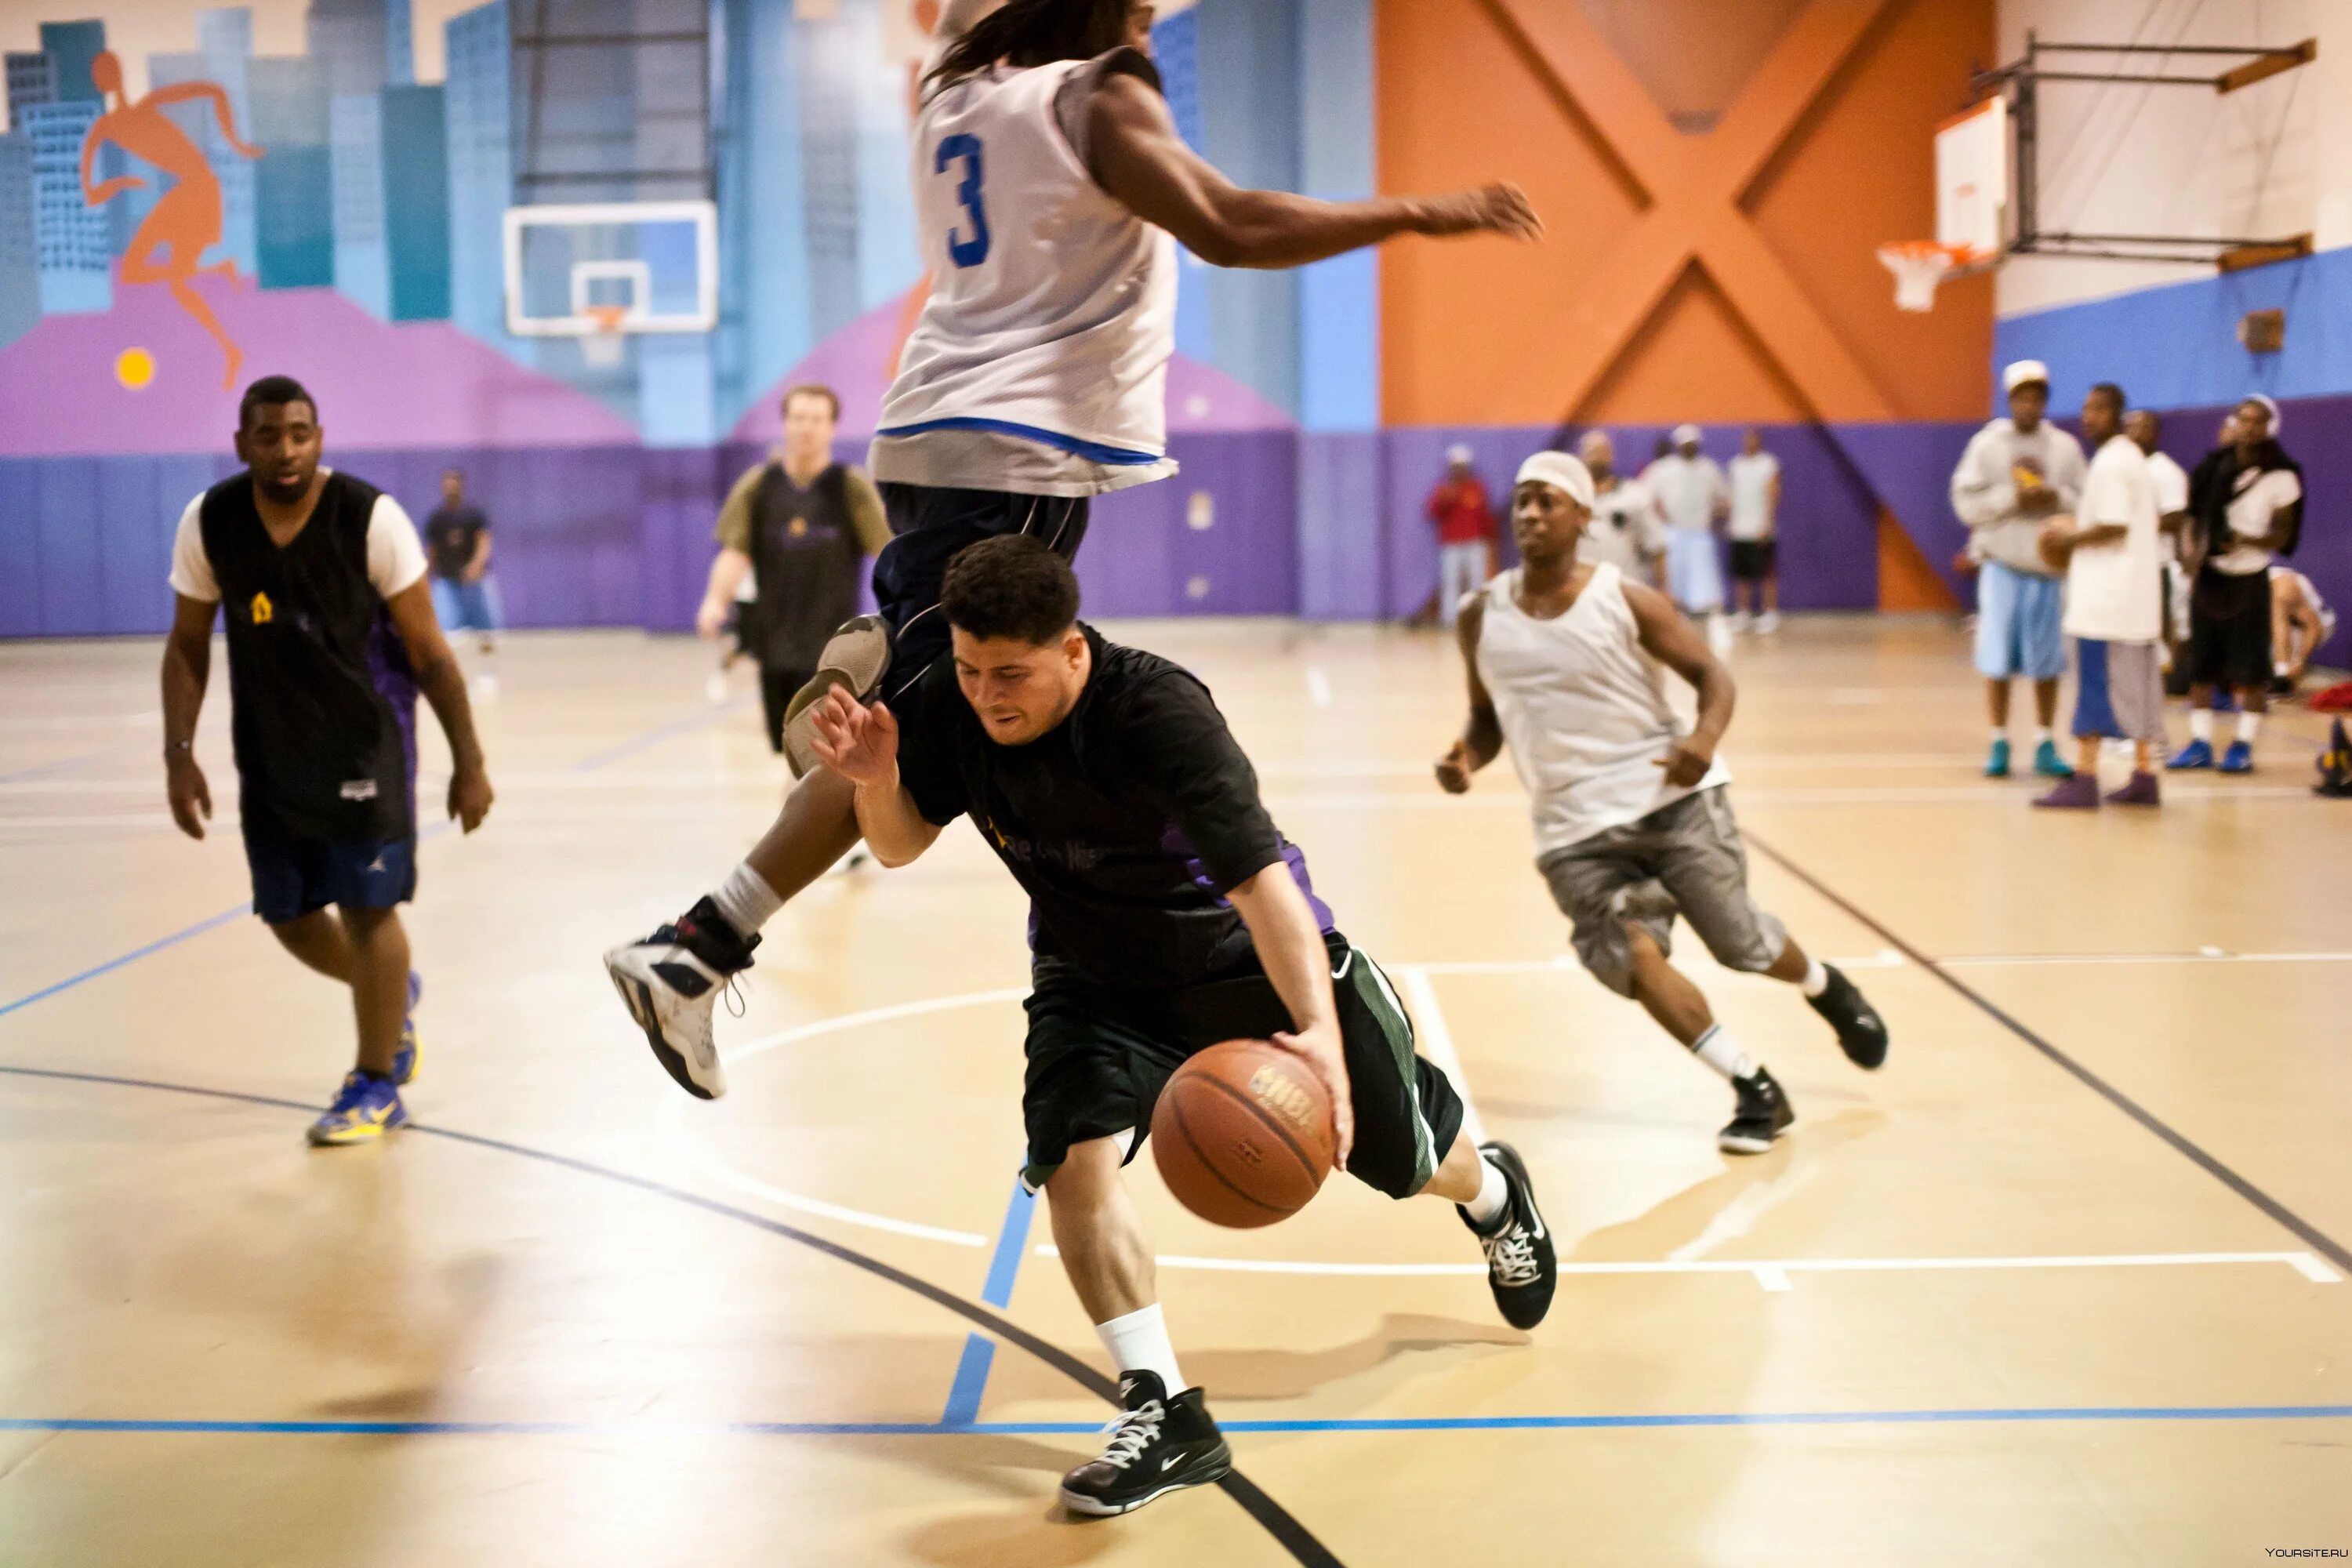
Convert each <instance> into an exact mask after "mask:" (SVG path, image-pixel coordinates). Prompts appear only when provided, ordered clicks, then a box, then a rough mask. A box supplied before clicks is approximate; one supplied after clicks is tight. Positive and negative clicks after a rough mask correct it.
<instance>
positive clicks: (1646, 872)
mask: <svg viewBox="0 0 2352 1568" xmlns="http://www.w3.org/2000/svg"><path fill="white" fill-rule="evenodd" d="M1536 868H1537V869H1538V870H1540V871H1541V872H1542V873H1543V875H1544V880H1545V881H1546V882H1547V883H1549V885H1550V887H1551V896H1552V901H1553V902H1554V903H1556V904H1558V905H1559V910H1560V913H1562V914H1564V915H1566V916H1567V917H1568V918H1569V920H1570V921H1571V922H1572V923H1573V924H1574V926H1575V933H1574V937H1573V939H1572V940H1573V941H1574V943H1575V946H1576V956H1577V960H1578V962H1580V963H1582V964H1583V965H1584V967H1585V968H1587V969H1589V970H1591V972H1592V974H1593V976H1594V977H1595V978H1596V979H1598V980H1599V981H1600V982H1601V984H1603V985H1606V986H1608V987H1609V989H1610V990H1612V991H1614V992H1616V993H1617V994H1619V995H1621V996H1630V995H1632V994H1633V952H1632V949H1631V947H1630V946H1629V945H1628V939H1627V937H1626V934H1625V928H1626V926H1627V925H1628V924H1633V925H1638V926H1640V927H1641V928H1642V929H1643V931H1647V932H1649V933H1650V938H1651V940H1652V941H1654V942H1656V943H1657V944H1658V951H1659V952H1663V953H1666V954H1668V955H1670V956H1671V955H1672V953H1673V952H1674V926H1675V916H1676V915H1680V916H1681V917H1682V918H1683V919H1685V920H1686V921H1690V923H1691V929H1692V930H1693V931H1696V932H1698V937H1699V940H1700V941H1701V942H1705V943H1706V950H1707V951H1708V952H1711V953H1713V954H1715V958H1716V962H1717V963H1720V964H1722V965H1723V966H1724V967H1725V968H1726V969H1737V970H1739V971H1742V972H1744V973H1749V974H1760V973H1763V972H1764V971H1765V970H1768V969H1769V968H1771V967H1772V965H1773V964H1774V963H1778V962H1780V953H1781V951H1782V950H1783V949H1784V948H1786V947H1787V946H1788V945H1789V930H1788V928H1787V927H1786V926H1784V925H1782V924H1781V923H1780V921H1778V920H1777V919H1775V918H1774V917H1772V916H1770V915H1769V914H1766V913H1765V912H1764V911H1763V910H1759V909H1758V908H1757V907H1756V900H1753V899H1751V898H1749V897H1748V849H1747V846H1745V845H1744V844H1742V843H1741V842H1740V839H1739V824H1738V822H1737V821H1736V820H1734V819H1733V817H1732V815H1731V797H1730V796H1729V795H1728V794H1727V793H1726V792H1725V791H1724V789H1723V788H1722V787H1720V786H1717V788H1714V789H1706V790H1701V791H1699V792H1698V793H1697V794H1696V795H1685V797H1684V798H1682V799H1681V800H1678V801H1676V802H1675V804H1674V805H1669V806H1664V807H1661V808H1660V809H1658V810H1656V811H1654V812H1652V813H1651V814H1650V815H1649V816H1645V817H1643V818H1642V819H1641V820H1640V821H1639V822H1629V823H1627V824H1625V825H1624V826H1622V827H1611V828H1605V829H1603V830H1602V831H1601V832H1599V833H1596V834H1594V835H1593V836H1592V837H1590V838H1586V839H1582V840H1580V841H1579V842H1577V843H1574V844H1571V845H1570V846H1569V847H1567V848H1565V849H1555V850H1553V851H1552V852H1551V853H1550V854H1549V855H1547V856H1545V857H1543V858H1541V859H1540V860H1538V861H1537V862H1536Z"/></svg>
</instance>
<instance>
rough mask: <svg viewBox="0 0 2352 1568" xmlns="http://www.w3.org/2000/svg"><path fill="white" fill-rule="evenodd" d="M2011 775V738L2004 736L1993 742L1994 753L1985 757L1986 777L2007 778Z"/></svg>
mask: <svg viewBox="0 0 2352 1568" xmlns="http://www.w3.org/2000/svg"><path fill="white" fill-rule="evenodd" d="M2008 776H2009V738H2008V737H2007V736H2005V735H2004V736H2002V737H2001V738H2000V740H1998V741H1995V742H1993V743H1992V755H1990V756H1989V757H1987V758H1986V759H1985V777H1987V778H1989V779H2005V778H2007V777H2008Z"/></svg>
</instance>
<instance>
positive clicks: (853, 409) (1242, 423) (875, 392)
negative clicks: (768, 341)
mask: <svg viewBox="0 0 2352 1568" xmlns="http://www.w3.org/2000/svg"><path fill="white" fill-rule="evenodd" d="M905 310H906V300H905V298H904V297H903V296H901V297H900V298H899V299H897V300H891V301H890V302H889V303H888V304H887V305H877V307H875V308H874V309H873V310H868V311H866V313H865V314H864V315H862V316H860V317H858V318H857V319H856V321H852V322H850V323H849V324H848V325H847V326H845V327H843V328H842V329H841V330H840V331H836V332H835V333H834V334H833V335H832V336H830V337H828V338H826V339H825V340H824V342H821V343H819V344H818V345H817V346H816V347H815V348H814V349H813V350H811V351H810V352H809V354H808V356H807V357H806V358H805V359H803V360H802V361H801V362H800V363H798V364H796V365H794V366H793V368H792V369H791V370H789V371H787V372H786V373H785V374H783V375H782V377H781V378H779V379H778V381H777V382H776V384H775V385H773V386H772V387H770V388H769V389H768V391H767V392H765V393H764V394H762V395H761V396H760V398H759V400H758V401H756V402H755V403H753V404H752V405H751V407H750V408H748V409H746V410H745V411H744V413H743V417H742V418H740V419H739V420H737V421H736V423H735V428H734V430H733V432H732V433H731V434H730V436H729V437H728V439H729V440H730V441H735V442H743V443H748V444H750V445H752V446H759V447H765V446H771V445H772V444H774V443H775V442H776V441H777V440H779V439H781V438H782V435H783V424H784V421H783V410H782V406H781V404H782V398H783V395H784V391H785V389H786V388H787V387H793V386H802V385H809V384H814V385H821V386H829V387H831V388H833V390H834V391H835V393H836V394H838V395H840V398H841V428H840V434H841V436H843V437H848V438H862V437H868V436H871V435H873V434H874V426H875V424H876V422H877V420H878V419H879V418H880V416H881V412H882V398H883V395H884V394H886V393H887V392H888V391H889V389H890V377H889V374H888V372H889V368H890V350H891V347H892V345H893V344H895V343H896V342H898V322H899V321H900V319H901V317H902V316H903V314H904V312H905ZM1296 427H1297V421H1296V420H1294V419H1293V418H1291V417H1290V416H1289V415H1287V414H1285V413H1284V412H1283V411H1282V409H1281V408H1280V406H1278V405H1276V404H1275V403H1274V402H1273V401H1272V400H1271V399H1269V398H1267V397H1265V396H1264V395H1261V394H1259V393H1257V392H1256V391H1255V390H1253V389H1252V388H1250V387H1247V386H1244V384H1242V383H1240V382H1238V381H1235V380H1234V378H1233V377H1232V376H1229V375H1227V374H1224V373H1223V371H1220V370H1217V369H1215V368H1213V367H1212V366H1209V365H1205V364H1202V363H1201V362H1199V361H1198V360H1192V359H1187V358H1185V357H1184V356H1183V355H1182V354H1178V355H1177V356H1176V357H1175V358H1174V359H1173V360H1172V361H1171V362H1170V363H1169V366H1168V433H1169V434H1170V435H1171V436H1199V435H1213V434H1225V433H1232V432H1237V431H1255V430H1289V429H1295V428H1296Z"/></svg>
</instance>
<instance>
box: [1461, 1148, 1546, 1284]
mask: <svg viewBox="0 0 2352 1568" xmlns="http://www.w3.org/2000/svg"><path fill="white" fill-rule="evenodd" d="M1478 1152H1479V1154H1480V1155H1481V1156H1483V1157H1484V1158H1485V1159H1486V1162H1487V1163H1490V1164H1492V1165H1493V1166H1494V1167H1495V1169H1496V1170H1497V1171H1500V1172H1501V1173H1503V1182H1504V1184H1505V1185H1506V1186H1507V1187H1509V1188H1510V1194H1511V1195H1510V1201H1509V1202H1507V1203H1506V1204H1505V1205H1503V1212H1502V1213H1501V1214H1499V1215H1496V1217H1495V1223H1494V1226H1493V1227H1492V1228H1491V1229H1490V1228H1486V1227H1483V1226H1480V1225H1479V1224H1478V1222H1477V1221H1476V1220H1474V1219H1472V1218H1471V1217H1470V1211H1469V1210H1468V1209H1465V1208H1464V1207H1463V1206H1462V1205H1459V1204H1456V1205H1454V1212H1455V1213H1456V1214H1459V1215H1461V1216H1462V1223H1463V1224H1464V1225H1466V1226H1469V1227H1470V1234H1471V1235H1473V1236H1475V1237H1477V1238H1478V1245H1479V1246H1480V1247H1482V1248H1484V1249H1485V1250H1486V1284H1487V1286H1488V1288H1489V1289H1492V1290H1493V1291H1494V1292H1495V1306H1496V1309H1497V1310H1500V1311H1501V1313H1502V1314H1503V1321H1505V1322H1507V1323H1508V1324H1510V1325H1511V1327H1513V1328H1515V1329H1532V1328H1534V1327H1535V1326H1536V1325H1537V1324H1538V1323H1540V1322H1542V1321H1544V1314H1545V1313H1546V1312H1549V1311H1550V1310H1551V1293H1552V1290H1553V1289H1555V1288H1556V1287H1557V1286H1558V1285H1559V1260H1558V1258H1555V1257H1554V1256H1553V1252H1552V1245H1551V1230H1550V1228H1549V1226H1546V1225H1545V1224H1544V1220H1543V1215H1542V1213H1541V1212H1540V1211H1538V1209H1537V1207H1536V1184H1535V1183H1533V1182H1532V1181H1530V1180H1528V1167H1527V1165H1526V1163H1524V1162H1522V1161H1521V1160H1520V1159H1519V1152H1518V1151H1517V1149H1514V1148H1512V1147H1511V1146H1510V1145H1509V1144H1508V1143H1481V1144H1480V1145H1479V1146H1478Z"/></svg>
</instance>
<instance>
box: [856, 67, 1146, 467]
mask: <svg viewBox="0 0 2352 1568" xmlns="http://www.w3.org/2000/svg"><path fill="white" fill-rule="evenodd" d="M1112 58H1115V57H1106V58H1105V59H1103V60H1063V61H1058V62H1056V63H1055V64H1053V65H1047V66H1038V67H1035V68H1032V69H1028V70H1016V69H1013V68H1009V67H1005V66H1001V65H1000V66H997V67H994V68H991V69H988V70H985V71H982V72H979V73H976V74H975V75H972V76H969V77H966V78H964V79H961V80H960V81H958V82H956V83H954V84H953V85H951V86H950V87H947V88H944V89H940V91H939V92H938V93H936V94H934V95H933V96H932V98H931V99H930V100H929V101H928V102H927V103H925V104H924V105H923V107H922V109H921V110H920V111H919V114H918V115H917V116H916V121H915V135H914V176H915V212H916V218H917V223H918V226H919V230H920V234H921V239H922V246H923V259H924V262H925V264H926V265H927V266H928V267H929V269H930V273H931V295H930V301H929V304H927V305H926V306H925V307H924V309H923V314H922V319H921V321H919V323H918V324H917V326H916V328H915V331H914V333H913V335H912V336H911V337H909V338H908V342H907V350H906V353H905V355H904V357H903V358H902V359H901V361H900V362H899V370H898V380H897V381H896V382H895V383H893V384H892V385H891V388H890V395H889V396H888V398H887V400H886V402H885V403H884V405H883V409H882V418H881V422H880V427H879V430H878V432H877V434H879V435H880V436H882V437H903V436H912V435H917V434H920V433H924V432H929V431H936V430H973V431H986V432H992V433H994V434H996V435H1000V436H1011V437H1020V438H1023V439H1025V440H1029V441H1034V442H1036V443H1039V444H1040V445H1043V446H1045V447H1053V448H1055V449H1056V450H1058V451H1062V452H1067V453H1071V454H1074V455H1076V456H1078V457H1081V458H1087V459H1089V460H1090V461H1092V462H1095V463H1100V464H1107V465H1112V466H1115V467H1122V468H1125V467H1134V468H1160V469H1161V470H1162V471H1164V470H1165V468H1166V464H1165V458H1166V456H1167V451H1168V411H1167V382H1168V360H1169V357H1170V356H1171V354H1172V353H1174V352H1175V348H1176V254H1175V250H1176V242H1175V240H1174V239H1172V238H1171V237H1169V235H1168V234H1167V233H1166V232H1165V231H1164V230H1161V229H1159V228H1155V227H1153V226H1151V225H1150V224H1147V223H1145V222H1144V221H1143V220H1142V219H1140V218H1139V217H1137V216H1135V215H1134V214H1133V213H1130V212H1129V211H1128V210H1127V208H1125V207H1124V206H1122V205H1119V204H1118V202H1116V201H1114V200H1112V199H1111V197H1110V195H1108V193H1106V192H1105V191H1104V190H1103V189H1102V187H1101V186H1099V185H1097V184H1095V180H1094V176H1093V175H1092V174H1090V173H1088V171H1087V163H1086V160H1085V158H1084V157H1082V156H1081V155H1080V153H1079V150H1078V149H1077V148H1076V147H1073V146H1072V145H1071V143H1070V139H1069V136H1068V135H1067V134H1066V132H1064V130H1063V128H1062V124H1061V121H1060V120H1059V118H1058V116H1057V114H1056V112H1055V100H1056V98H1057V96H1058V95H1059V94H1060V93H1061V91H1062V89H1064V87H1065V86H1066V85H1069V84H1070V83H1071V82H1072V79H1073V78H1075V77H1076V76H1078V75H1079V74H1080V73H1083V72H1095V73H1097V74H1098V73H1099V72H1101V71H1102V70H1103V69H1104V68H1106V66H1107V65H1108V62H1109V61H1110V60H1111V59H1112ZM1139 477H1140V476H1139ZM1152 477H1157V475H1156V474H1155V475H1153V476H1152Z"/></svg>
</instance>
